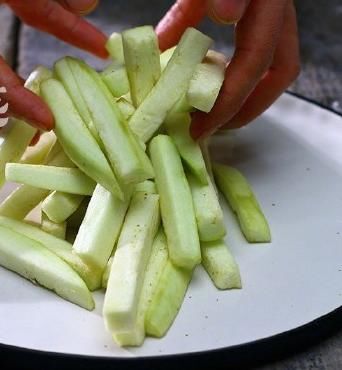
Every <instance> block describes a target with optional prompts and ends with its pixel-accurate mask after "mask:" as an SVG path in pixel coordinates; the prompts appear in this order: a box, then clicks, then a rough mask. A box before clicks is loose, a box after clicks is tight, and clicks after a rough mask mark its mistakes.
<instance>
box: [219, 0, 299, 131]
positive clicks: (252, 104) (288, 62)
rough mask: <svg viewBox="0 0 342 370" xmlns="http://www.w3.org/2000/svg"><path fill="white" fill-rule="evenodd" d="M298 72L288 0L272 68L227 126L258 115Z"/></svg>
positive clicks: (293, 13) (294, 25)
mask: <svg viewBox="0 0 342 370" xmlns="http://www.w3.org/2000/svg"><path fill="white" fill-rule="evenodd" d="M299 71H300V55H299V42H298V31H297V20H296V10H295V7H294V4H293V1H289V3H288V5H287V8H286V14H285V21H284V25H283V29H282V34H281V36H280V39H279V43H278V46H277V48H276V51H275V54H274V59H273V62H272V65H271V67H270V69H269V70H268V72H267V74H266V75H265V77H264V78H263V79H262V80H261V81H260V83H259V84H258V86H257V87H256V88H255V90H254V91H253V93H252V94H251V95H250V96H249V97H248V99H247V101H246V102H245V104H244V105H243V107H242V108H241V110H240V111H239V113H238V114H237V115H235V116H234V117H233V118H232V119H231V121H230V122H229V123H228V124H227V125H225V127H227V128H238V127H241V126H243V125H245V124H247V123H248V122H250V121H251V120H253V119H254V118H256V117H257V116H259V115H260V114H261V113H262V112H264V111H265V110H266V109H267V108H268V107H269V106H270V105H271V104H272V103H273V102H274V101H275V100H276V99H277V98H278V97H279V96H280V94H281V93H282V92H283V91H284V90H285V89H286V88H287V87H288V86H289V85H290V84H291V83H292V82H293V81H294V80H295V79H296V78H297V76H298V74H299Z"/></svg>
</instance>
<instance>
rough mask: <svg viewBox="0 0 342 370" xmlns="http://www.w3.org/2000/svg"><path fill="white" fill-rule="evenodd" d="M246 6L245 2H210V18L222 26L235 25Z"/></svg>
mask: <svg viewBox="0 0 342 370" xmlns="http://www.w3.org/2000/svg"><path fill="white" fill-rule="evenodd" d="M246 5H247V1H245V0H228V1H227V0H211V8H210V13H211V17H212V18H213V20H214V21H216V22H218V23H222V24H233V23H236V22H237V21H239V20H240V19H241V17H242V15H243V12H244V10H245V8H246Z"/></svg>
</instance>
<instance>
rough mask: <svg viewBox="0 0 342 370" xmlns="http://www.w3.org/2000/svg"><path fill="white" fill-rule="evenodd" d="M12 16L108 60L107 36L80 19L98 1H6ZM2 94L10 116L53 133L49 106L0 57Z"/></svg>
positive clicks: (52, 121) (52, 120)
mask: <svg viewBox="0 0 342 370" xmlns="http://www.w3.org/2000/svg"><path fill="white" fill-rule="evenodd" d="M1 2H3V3H5V4H7V5H8V6H9V7H10V8H11V9H12V10H13V12H14V13H15V14H16V15H17V16H18V17H19V18H20V19H21V20H22V21H23V22H24V23H27V24H28V25H30V26H32V27H35V28H37V29H39V30H41V31H44V32H48V33H50V34H52V35H54V36H56V37H58V38H59V39H61V40H63V41H66V42H68V43H70V44H72V45H74V46H77V47H79V48H82V49H84V50H87V51H89V52H91V53H93V54H95V55H97V56H99V57H101V58H106V57H107V56H108V55H107V52H106V49H105V43H106V36H105V35H104V34H103V33H102V32H100V31H99V30H97V29H96V28H95V27H94V26H92V25H91V24H90V23H88V22H86V21H85V20H84V19H82V18H81V17H80V15H84V14H86V13H89V12H90V11H92V10H93V9H94V8H95V7H96V5H97V3H98V1H97V0H58V1H53V0H34V1H22V0H6V1H0V3H1ZM0 86H3V87H5V88H6V90H7V93H6V94H1V98H2V97H4V100H5V102H7V103H8V105H9V114H10V115H13V116H15V117H17V118H22V119H24V120H25V121H27V122H28V123H30V124H31V125H32V126H34V127H37V128H39V129H42V130H51V129H52V128H53V126H54V119H53V116H52V113H51V112H50V109H49V108H48V106H47V105H46V104H45V103H44V102H43V101H42V100H41V99H40V98H39V97H38V96H36V95H35V94H33V93H32V92H31V91H29V90H27V89H25V88H24V87H23V80H22V79H21V78H20V77H18V76H17V75H16V74H15V73H14V72H13V71H12V70H11V68H10V67H9V66H8V65H7V64H6V63H5V61H4V59H3V58H2V57H1V56H0ZM7 114H8V113H7Z"/></svg>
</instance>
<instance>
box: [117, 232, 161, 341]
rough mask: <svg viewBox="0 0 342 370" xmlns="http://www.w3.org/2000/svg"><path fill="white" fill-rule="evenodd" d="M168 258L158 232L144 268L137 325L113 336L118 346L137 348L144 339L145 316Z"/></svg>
mask: <svg viewBox="0 0 342 370" xmlns="http://www.w3.org/2000/svg"><path fill="white" fill-rule="evenodd" d="M167 258H168V253H167V245H166V238H165V234H164V232H163V231H162V230H160V231H159V232H158V234H157V236H156V237H155V239H154V241H153V244H152V251H151V256H150V259H149V262H148V264H147V267H146V272H145V278H144V282H143V287H142V290H141V297H140V301H139V305H138V312H137V325H136V327H135V328H134V330H131V331H127V332H120V333H116V334H114V338H115V341H116V342H117V343H118V344H119V345H120V346H139V345H141V344H142V342H143V340H144V337H145V315H146V311H147V309H148V307H149V305H150V303H151V302H152V297H153V294H154V291H155V289H156V287H157V284H158V282H159V278H160V276H161V275H162V273H163V270H164V268H165V266H166V262H167Z"/></svg>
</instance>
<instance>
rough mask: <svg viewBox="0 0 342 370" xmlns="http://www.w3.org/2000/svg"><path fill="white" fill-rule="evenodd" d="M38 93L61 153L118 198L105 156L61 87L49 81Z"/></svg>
mask: <svg viewBox="0 0 342 370" xmlns="http://www.w3.org/2000/svg"><path fill="white" fill-rule="evenodd" d="M41 92H42V96H43V98H44V99H45V101H46V102H47V103H48V105H49V107H50V109H51V110H52V113H53V114H54V117H55V121H56V126H55V133H56V136H57V138H58V140H59V142H60V143H61V145H62V147H63V149H64V150H65V153H66V154H67V155H68V156H69V157H70V158H71V159H72V161H73V162H75V163H76V165H77V166H78V167H79V168H80V169H81V170H82V171H83V172H84V173H86V174H87V175H89V176H90V177H92V178H93V179H94V180H95V181H96V182H98V183H100V184H101V185H102V186H104V187H105V188H106V189H107V190H109V191H111V192H113V194H115V195H117V196H118V197H119V198H120V197H121V198H122V197H123V193H122V190H121V188H120V186H119V184H118V182H117V180H116V178H115V176H114V173H113V171H112V169H111V168H110V166H109V164H108V162H107V159H106V157H105V155H104V154H103V153H102V151H101V149H100V147H99V145H98V143H97V142H96V140H95V139H94V137H93V136H92V135H91V133H90V132H89V130H88V128H87V127H86V125H85V123H84V122H83V120H82V119H81V117H80V115H79V114H78V112H77V111H76V108H75V107H74V105H73V103H72V101H71V99H70V98H69V96H68V94H67V93H66V91H65V90H64V88H63V85H62V84H61V83H60V82H58V81H57V80H53V79H50V80H48V81H45V82H44V83H43V84H42V86H41Z"/></svg>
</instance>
